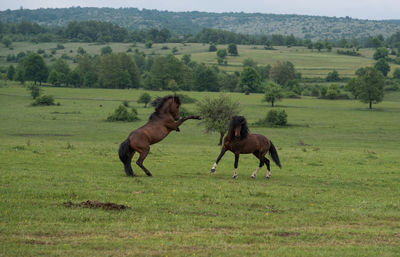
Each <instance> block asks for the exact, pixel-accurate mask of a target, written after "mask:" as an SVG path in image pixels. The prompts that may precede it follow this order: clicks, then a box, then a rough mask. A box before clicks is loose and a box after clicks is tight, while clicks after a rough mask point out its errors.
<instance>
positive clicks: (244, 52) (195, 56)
mask: <svg viewBox="0 0 400 257" xmlns="http://www.w3.org/2000/svg"><path fill="white" fill-rule="evenodd" d="M57 44H59V43H40V44H33V43H29V42H14V43H13V46H12V49H8V48H5V47H0V66H8V65H10V64H13V63H9V62H6V57H7V55H9V54H10V55H17V54H18V53H19V52H22V51H23V52H27V51H33V52H37V51H38V50H44V51H45V54H47V56H48V57H47V58H45V61H46V63H47V64H48V65H51V64H53V63H54V62H55V60H56V58H60V57H61V56H63V55H65V56H68V57H70V60H67V61H68V63H69V65H70V66H71V67H75V65H76V63H74V62H73V61H72V58H73V57H75V56H76V55H77V49H78V48H79V47H82V48H83V49H84V50H85V51H86V52H87V53H89V54H91V55H95V54H100V53H101V48H103V47H104V46H106V44H98V43H81V42H77V43H71V42H70V43H63V44H62V45H63V46H64V47H65V48H64V49H58V50H56V53H55V54H51V52H52V50H54V49H57ZM108 45H109V46H110V47H111V48H112V50H113V52H115V53H118V52H127V53H128V54H133V51H134V50H135V49H137V50H139V51H143V52H144V53H146V54H147V55H153V56H159V55H167V54H171V50H172V49H173V48H174V47H175V48H176V49H177V50H178V52H177V53H176V57H177V58H181V57H182V56H183V55H184V54H190V55H191V59H192V60H193V61H196V62H198V63H206V64H210V65H213V64H217V57H216V53H215V52H209V51H208V48H209V44H200V43H186V44H180V43H165V44H153V47H152V48H146V47H145V45H144V44H140V43H137V44H131V43H110V44H108ZM217 47H218V49H222V48H227V47H228V46H227V45H217ZM274 48H275V49H274V50H265V49H264V47H263V46H259V45H258V46H255V45H238V52H239V56H228V57H227V62H228V64H227V65H224V66H219V68H220V69H222V70H225V71H228V72H234V71H239V72H240V71H242V68H243V61H244V60H245V59H247V58H251V59H253V60H254V61H256V62H257V63H258V64H259V65H268V64H270V65H273V64H274V63H275V62H277V61H291V62H292V63H293V64H294V66H295V68H296V70H297V71H298V72H300V73H301V74H302V76H303V77H306V78H319V77H321V78H325V77H326V76H327V74H328V73H329V72H331V71H333V70H337V71H338V72H339V75H340V77H354V76H355V75H354V73H355V71H356V70H358V69H359V68H361V67H366V66H373V65H374V63H375V62H376V61H375V60H374V59H373V58H372V56H373V54H374V51H375V49H360V54H361V56H356V57H354V56H348V55H339V54H337V50H338V49H337V48H333V49H332V51H331V52H327V51H326V50H322V51H321V52H318V51H317V50H310V49H307V48H305V47H286V46H276V47H274ZM391 57H393V58H394V56H391ZM14 65H15V63H14ZM390 65H391V71H392V72H393V70H394V69H395V68H400V65H398V64H393V63H391V64H390Z"/></svg>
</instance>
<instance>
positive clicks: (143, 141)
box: [118, 95, 201, 176]
mask: <svg viewBox="0 0 400 257" xmlns="http://www.w3.org/2000/svg"><path fill="white" fill-rule="evenodd" d="M153 105H155V107H156V108H155V111H154V112H153V113H152V114H151V115H150V117H149V120H148V122H147V123H146V124H145V125H144V126H142V127H140V128H138V129H136V130H134V131H132V132H131V133H130V134H129V136H128V138H127V139H126V140H125V141H124V142H122V143H121V145H120V147H119V151H118V154H119V159H120V160H121V161H122V163H123V164H124V168H125V173H126V175H128V176H135V174H134V173H133V171H132V167H131V161H132V157H133V155H134V154H135V152H138V153H139V154H140V156H139V159H138V160H137V161H136V164H137V165H138V166H139V167H140V168H141V169H142V170H143V171H144V172H145V173H146V175H147V176H151V173H150V171H149V170H148V169H146V167H144V166H143V161H144V159H145V158H146V156H147V154H148V153H149V151H150V145H152V144H155V143H157V142H160V141H161V140H163V139H164V138H165V137H166V136H168V134H169V133H170V132H171V131H173V130H175V131H179V126H180V125H181V124H182V123H183V122H184V121H186V120H188V119H198V120H199V119H201V118H200V117H199V116H186V117H183V118H181V119H179V107H180V105H181V101H180V99H179V97H178V96H171V95H170V96H165V97H163V98H158V99H156V100H155V101H154V102H153Z"/></svg>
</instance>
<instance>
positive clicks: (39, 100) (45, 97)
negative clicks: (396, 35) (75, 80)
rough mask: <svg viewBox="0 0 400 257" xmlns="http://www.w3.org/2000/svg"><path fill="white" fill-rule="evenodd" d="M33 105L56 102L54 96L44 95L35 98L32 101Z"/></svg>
mask: <svg viewBox="0 0 400 257" xmlns="http://www.w3.org/2000/svg"><path fill="white" fill-rule="evenodd" d="M32 105H33V106H38V105H55V104H54V97H52V96H51V95H43V96H41V97H38V98H36V99H35V101H34V102H33V103H32Z"/></svg>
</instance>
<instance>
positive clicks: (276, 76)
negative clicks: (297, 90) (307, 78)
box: [270, 61, 297, 86]
mask: <svg viewBox="0 0 400 257" xmlns="http://www.w3.org/2000/svg"><path fill="white" fill-rule="evenodd" d="M270 76H271V78H272V79H273V80H274V81H275V82H276V83H278V84H279V85H282V86H285V85H286V83H287V82H288V81H290V80H295V79H296V78H297V76H296V70H295V68H294V65H293V63H291V62H289V61H287V62H280V61H277V62H276V63H275V64H274V65H272V67H271V71H270Z"/></svg>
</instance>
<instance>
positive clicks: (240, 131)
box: [211, 116, 282, 179]
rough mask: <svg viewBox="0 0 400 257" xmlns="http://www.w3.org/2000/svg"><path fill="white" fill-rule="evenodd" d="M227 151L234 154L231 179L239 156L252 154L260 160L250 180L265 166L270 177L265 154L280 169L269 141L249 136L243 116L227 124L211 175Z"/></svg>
mask: <svg viewBox="0 0 400 257" xmlns="http://www.w3.org/2000/svg"><path fill="white" fill-rule="evenodd" d="M227 150H229V151H231V152H232V153H234V154H235V165H234V167H235V173H234V174H233V177H232V178H234V179H235V178H237V176H238V173H237V168H238V162H239V155H240V154H250V153H252V154H254V156H255V157H257V158H258V159H259V160H260V164H259V165H258V167H257V169H256V170H255V171H254V172H253V174H252V175H251V178H255V177H256V175H257V172H258V171H259V170H260V169H261V168H262V166H264V164H266V166H267V176H266V178H270V177H271V170H270V165H269V164H270V161H269V160H268V159H267V158H266V157H265V155H266V154H267V152H269V154H270V156H271V158H272V160H273V161H274V162H275V164H276V165H277V166H278V167H279V168H282V166H281V162H280V160H279V156H278V152H277V151H276V148H275V146H274V144H272V142H271V140H269V139H268V138H266V137H265V136H263V135H260V134H250V133H249V128H248V126H247V121H246V118H245V117H243V116H233V117H232V119H231V122H230V124H229V129H228V133H227V135H226V136H225V138H224V144H223V146H222V150H221V153H220V154H219V156H218V158H217V161H216V162H215V163H214V165H213V166H212V168H211V173H214V172H215V169H216V168H217V165H218V162H219V161H220V160H221V158H222V156H224V154H225V152H226V151H227Z"/></svg>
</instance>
